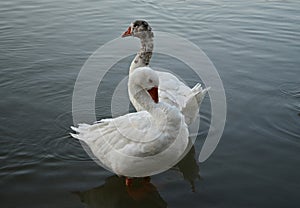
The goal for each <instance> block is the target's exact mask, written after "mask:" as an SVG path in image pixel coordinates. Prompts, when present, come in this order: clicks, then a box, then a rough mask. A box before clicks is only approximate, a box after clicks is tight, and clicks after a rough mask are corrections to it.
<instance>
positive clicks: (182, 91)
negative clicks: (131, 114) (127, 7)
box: [122, 20, 209, 125]
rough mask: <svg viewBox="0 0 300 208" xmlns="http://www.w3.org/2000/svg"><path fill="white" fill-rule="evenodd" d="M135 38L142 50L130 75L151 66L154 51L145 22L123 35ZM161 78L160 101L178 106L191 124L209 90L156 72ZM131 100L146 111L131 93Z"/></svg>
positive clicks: (151, 38) (150, 34)
mask: <svg viewBox="0 0 300 208" xmlns="http://www.w3.org/2000/svg"><path fill="white" fill-rule="evenodd" d="M127 36H133V37H137V38H139V39H140V40H141V45H142V47H141V49H140V51H139V52H138V53H137V55H136V56H135V58H134V59H133V61H132V63H131V65H130V69H129V75H131V74H132V73H133V72H134V71H135V70H136V69H137V68H139V67H146V66H148V65H149V62H150V59H151V56H152V51H153V32H152V29H151V27H150V26H149V24H148V23H147V22H146V21H144V20H136V21H134V22H133V23H131V25H130V26H129V27H128V30H127V31H125V32H124V33H123V34H122V37H127ZM156 72H157V74H158V77H159V81H160V83H161V84H160V86H159V99H160V100H161V101H163V102H166V103H169V104H170V105H173V106H176V107H178V108H179V110H180V111H181V112H182V113H183V115H184V117H185V122H186V124H188V125H189V124H191V123H192V122H193V121H194V120H195V119H196V117H197V115H198V113H199V108H200V104H201V102H202V100H203V98H204V96H205V94H206V92H207V91H208V89H209V88H206V89H202V87H201V84H200V83H198V84H196V85H195V86H194V87H193V88H192V89H191V88H189V87H188V86H186V85H185V84H184V83H183V82H181V81H179V79H178V78H177V77H176V76H174V75H173V74H170V73H167V72H161V71H156ZM129 98H130V101H131V102H132V104H133V106H134V107H135V109H136V110H137V111H141V110H144V108H143V107H142V106H140V105H139V103H138V102H137V101H136V100H135V98H134V96H133V95H132V94H131V93H130V91H129Z"/></svg>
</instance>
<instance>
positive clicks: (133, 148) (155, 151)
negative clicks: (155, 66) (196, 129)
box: [71, 67, 189, 183]
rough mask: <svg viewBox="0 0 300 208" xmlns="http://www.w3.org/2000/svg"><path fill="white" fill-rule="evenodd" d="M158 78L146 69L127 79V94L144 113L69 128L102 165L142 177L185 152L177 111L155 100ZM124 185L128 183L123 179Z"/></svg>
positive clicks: (169, 164) (181, 119)
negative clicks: (128, 93)
mask: <svg viewBox="0 0 300 208" xmlns="http://www.w3.org/2000/svg"><path fill="white" fill-rule="evenodd" d="M158 86H159V78H158V76H157V73H156V72H155V71H153V70H151V69H149V68H148V67H141V68H139V69H136V70H135V71H134V72H133V73H132V74H131V76H130V77H129V92H130V93H131V95H132V96H133V97H134V99H135V101H136V102H137V103H138V104H139V106H141V107H142V108H143V109H145V111H139V112H136V113H129V114H126V115H124V116H120V117H117V118H112V119H102V120H101V121H99V123H95V124H93V125H89V124H79V127H78V128H75V127H73V126H72V127H71V128H72V129H73V130H74V131H76V132H77V133H78V134H71V135H72V136H73V137H74V138H76V139H79V140H81V141H83V142H85V143H86V144H87V145H88V146H89V147H90V149H91V151H92V152H93V154H94V155H95V156H96V157H97V158H98V159H99V160H100V161H101V162H102V164H103V165H104V166H105V167H106V168H107V169H109V170H111V171H112V172H114V173H116V174H118V175H123V176H127V177H145V176H150V175H153V174H157V173H159V172H162V171H165V170H167V169H169V168H171V167H172V166H174V165H175V164H176V163H177V162H178V161H179V160H180V159H181V158H182V157H183V156H184V154H185V153H186V149H187V146H188V136H189V132H188V128H187V125H186V124H185V121H184V117H183V115H182V114H181V112H180V111H179V110H178V108H176V107H174V106H171V105H169V104H167V103H164V102H159V100H158V99H159V98H158ZM126 183H127V180H126Z"/></svg>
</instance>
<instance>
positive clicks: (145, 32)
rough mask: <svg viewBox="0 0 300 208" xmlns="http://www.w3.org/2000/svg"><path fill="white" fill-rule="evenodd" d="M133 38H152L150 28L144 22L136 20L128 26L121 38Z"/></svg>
mask: <svg viewBox="0 0 300 208" xmlns="http://www.w3.org/2000/svg"><path fill="white" fill-rule="evenodd" d="M128 36H133V37H137V38H144V37H153V33H152V28H151V27H150V25H149V24H148V22H146V21H145V20H136V21H134V22H132V23H131V24H130V26H129V27H128V29H127V30H126V31H125V32H124V33H123V34H122V37H123V38H124V37H128Z"/></svg>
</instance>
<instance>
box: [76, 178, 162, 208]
mask: <svg viewBox="0 0 300 208" xmlns="http://www.w3.org/2000/svg"><path fill="white" fill-rule="evenodd" d="M74 193H76V194H77V195H78V196H79V197H80V199H81V202H83V203H85V204H87V205H88V207H90V208H98V207H103V208H104V207H105V208H109V207H149V208H150V207H153V208H155V207H167V203H166V202H165V201H164V200H163V198H162V197H161V196H160V195H159V192H158V190H157V188H156V187H155V186H154V185H153V184H152V183H151V182H150V181H147V180H143V179H139V180H135V181H134V183H133V184H132V186H131V187H126V185H125V178H124V177H118V176H116V175H115V176H111V177H108V178H106V180H105V183H104V184H103V185H101V186H99V187H96V188H92V189H90V190H87V191H83V192H74Z"/></svg>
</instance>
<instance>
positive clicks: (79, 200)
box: [0, 0, 300, 208]
mask: <svg viewBox="0 0 300 208" xmlns="http://www.w3.org/2000/svg"><path fill="white" fill-rule="evenodd" d="M134 19H146V20H148V21H149V23H150V24H151V26H152V28H153V29H154V30H157V31H164V32H169V33H173V34H176V35H180V36H182V37H184V38H187V39H188V40H190V41H192V42H193V43H195V44H196V45H197V46H199V47H200V48H202V49H203V51H204V52H205V53H206V54H207V55H208V56H209V58H210V59H211V60H212V61H213V63H214V65H215V66H216V68H217V70H218V72H219V74H220V77H221V79H222V81H223V84H224V88H225V91H226V97H227V106H228V112H227V121H226V126H225V131H224V134H223V136H222V138H221V141H220V143H219V145H218V147H217V149H216V151H215V152H214V153H213V155H212V156H211V157H210V158H209V159H208V160H207V161H206V162H204V163H201V164H199V163H196V162H195V158H197V157H198V154H199V151H200V149H201V145H202V144H203V141H204V139H205V136H206V134H207V130H208V127H209V122H210V103H209V99H208V98H206V100H205V101H204V103H203V108H202V109H201V118H202V120H201V127H200V131H199V135H198V139H197V142H196V145H195V152H193V151H192V152H191V153H190V154H189V155H188V157H187V158H185V160H184V161H182V162H181V164H180V165H179V167H176V168H174V169H172V170H169V171H167V172H165V173H162V174H159V175H156V176H153V177H152V178H151V181H150V182H145V183H143V185H142V186H138V187H136V189H135V190H131V192H127V191H126V189H125V188H124V186H122V184H123V180H124V179H123V178H118V177H116V176H114V175H113V174H112V173H109V172H107V171H106V170H104V169H103V168H101V167H99V166H98V165H97V164H95V163H94V162H93V161H92V160H91V159H90V158H89V157H88V155H87V154H86V153H85V151H84V150H83V149H82V147H81V146H80V144H79V143H78V142H77V141H75V140H72V139H71V138H70V137H69V136H68V133H69V126H70V125H72V113H71V105H72V93H73V87H74V83H75V80H76V77H77V75H78V73H79V71H80V69H81V67H82V65H83V64H84V62H85V61H86V60H87V59H88V57H89V56H90V55H91V54H92V53H93V52H94V51H95V50H96V49H97V48H99V47H100V46H101V45H103V44H105V43H106V42H108V41H110V40H112V39H114V38H116V37H119V36H120V34H121V33H122V32H123V31H124V30H125V29H126V28H127V26H128V25H129V23H130V22H131V21H133V20H134ZM299 19H300V3H299V1H296V0H282V1H281V0H274V1H273V0H269V1H268V0H254V1H247V2H246V1H241V0H235V1H221V0H215V1H213V0H204V1H194V0H185V1H184V0H182V1H181V0H178V1H169V0H167V1H163V2H161V1H156V0H152V1H133V0H131V1H123V0H121V1H118V2H117V1H115V2H111V1H93V0H89V1H79V0H68V1H63V2H62V1H57V0H54V1H49V0H45V1H41V2H35V1H30V0H26V1H17V0H12V1H6V0H4V1H1V2H0V54H1V56H0V62H1V65H0V87H1V91H0V93H1V94H0V95H1V98H2V99H1V100H0V112H1V116H0V132H1V140H0V143H1V147H0V158H1V166H0V178H1V180H0V187H1V188H0V203H1V207H22V208H24V207H30V208H32V207H65V208H67V207H72V208H74V207H85V205H86V204H88V205H89V206H90V207H141V206H143V207H145V206H149V207H166V206H168V207H187V206H188V207H297V205H298V206H299V204H300V201H299V194H300V192H299V190H300V180H299V175H300V168H299V167H300V157H299V156H300V155H299V152H300V128H299V126H300V117H299V112H300V102H299V98H300V80H299V75H300V71H299V70H300V59H299V54H300V38H299V37H300V27H299ZM131 58H132V57H129V58H128V59H124V60H122V61H121V62H120V63H119V64H117V65H116V66H115V69H114V70H117V71H118V73H115V75H108V76H106V79H104V80H103V85H105V87H107V91H106V92H99V93H98V94H97V98H96V104H97V109H96V110H97V117H98V118H99V119H100V118H105V117H109V116H111V114H110V96H111V92H113V89H114V88H115V86H116V85H117V83H118V81H119V80H120V79H122V77H124V76H126V74H127V73H128V71H127V69H128V66H129V64H130V61H131V60H130V59H131ZM152 62H153V63H157V64H158V65H160V66H162V67H164V68H170V69H172V70H173V71H174V72H176V73H179V74H181V75H182V76H184V79H185V81H186V82H187V83H188V84H189V85H190V86H192V85H193V84H195V83H196V82H198V81H199V80H197V79H195V77H194V76H193V75H192V74H190V73H188V71H189V70H186V71H185V69H182V68H181V67H182V65H180V64H177V62H175V61H173V60H172V59H171V58H170V57H169V59H168V57H167V56H165V57H163V56H156V57H155V56H154V58H153V60H152ZM198 175H200V179H199V177H198ZM192 184H194V185H192ZM193 190H194V191H195V192H193ZM137 193H141V194H140V195H139V194H137ZM137 195H138V196H137Z"/></svg>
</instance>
